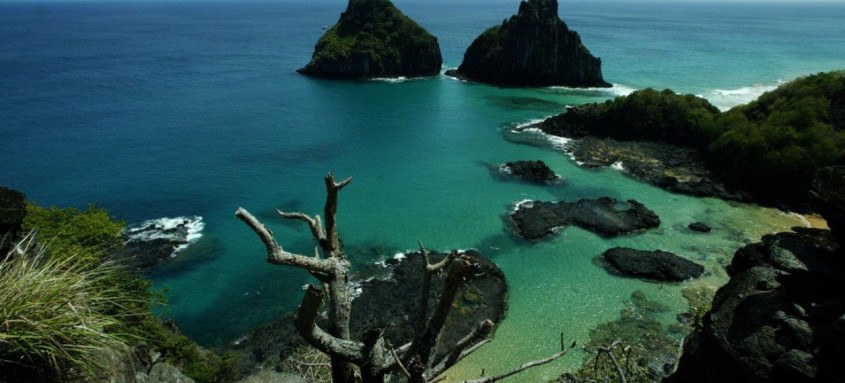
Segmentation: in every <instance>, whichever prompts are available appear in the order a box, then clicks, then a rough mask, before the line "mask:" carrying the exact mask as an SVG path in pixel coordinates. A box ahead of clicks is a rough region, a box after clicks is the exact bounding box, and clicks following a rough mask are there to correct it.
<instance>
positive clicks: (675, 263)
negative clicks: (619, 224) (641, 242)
mask: <svg viewBox="0 0 845 383" xmlns="http://www.w3.org/2000/svg"><path fill="white" fill-rule="evenodd" d="M601 257H602V260H604V262H606V263H607V266H609V267H610V269H611V270H612V271H615V272H617V273H619V274H622V275H626V276H630V277H636V278H645V279H652V280H656V281H670V282H680V281H685V280H687V279H691V278H697V277H700V276H701V274H703V273H704V267H703V266H701V265H699V264H697V263H695V262H692V261H689V260H687V259H684V258H681V257H679V256H677V255H675V254H673V253H670V252H668V251H661V250H655V251H645V250H635V249H629V248H625V247H614V248H612V249H610V250H607V251H605V252H604V254H602V256H601Z"/></svg>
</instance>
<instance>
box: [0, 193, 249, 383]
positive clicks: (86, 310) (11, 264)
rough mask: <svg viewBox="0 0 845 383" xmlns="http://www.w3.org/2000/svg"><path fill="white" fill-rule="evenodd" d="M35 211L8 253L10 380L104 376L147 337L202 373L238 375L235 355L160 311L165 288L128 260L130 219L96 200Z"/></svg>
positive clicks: (1, 315)
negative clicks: (123, 254) (188, 332)
mask: <svg viewBox="0 0 845 383" xmlns="http://www.w3.org/2000/svg"><path fill="white" fill-rule="evenodd" d="M26 212H27V214H26V216H25V218H24V221H23V225H22V228H23V231H24V232H27V233H28V234H27V236H26V237H24V238H23V239H22V240H20V242H19V245H18V246H16V247H15V248H13V249H12V250H10V251H9V253H8V254H4V259H3V260H2V261H0V323H3V324H4V326H5V327H4V328H3V330H2V333H0V336H2V338H0V381H10V382H11V381H31V382H53V381H88V380H92V379H94V380H96V379H99V377H101V376H104V374H105V375H108V374H109V373H110V371H108V368H109V366H110V364H109V360H110V359H114V358H115V357H116V358H124V357H127V355H129V354H131V352H130V351H129V350H131V347H133V346H135V345H139V344H145V345H146V346H147V347H148V348H149V349H152V350H156V351H157V352H160V353H161V355H162V356H161V357H162V359H163V360H164V361H165V362H167V363H169V364H172V365H174V366H177V367H179V368H180V369H181V370H182V372H183V373H184V374H185V375H187V376H189V377H191V378H193V379H194V380H195V381H196V382H208V383H212V382H225V381H230V380H231V379H232V377H233V375H232V371H233V368H232V358H221V357H220V356H218V355H216V354H214V353H212V352H210V351H207V350H203V349H201V348H200V347H199V346H197V345H196V344H195V343H193V342H192V341H190V340H189V339H188V338H187V337H185V336H184V335H181V334H179V333H178V332H176V331H174V330H173V329H172V328H171V326H168V325H166V324H165V323H163V322H162V321H161V320H160V319H158V318H157V317H156V316H154V315H153V313H152V308H153V306H154V305H156V304H160V303H163V297H162V295H161V294H160V293H156V292H153V291H152V290H151V284H150V282H149V281H148V280H147V279H144V278H142V277H141V276H139V275H136V274H135V273H133V272H130V271H129V270H128V269H127V268H126V267H124V266H123V265H122V263H121V259H120V257H119V255H120V250H121V248H122V246H123V237H122V231H123V226H124V224H123V222H120V221H116V220H114V219H112V218H111V217H110V216H109V215H108V212H106V211H105V210H103V209H100V208H97V207H94V206H91V207H89V208H87V209H85V210H79V209H74V208H67V209H61V208H43V207H39V206H37V205H34V204H31V203H29V204H27V206H26Z"/></svg>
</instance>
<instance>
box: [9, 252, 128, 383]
mask: <svg viewBox="0 0 845 383" xmlns="http://www.w3.org/2000/svg"><path fill="white" fill-rule="evenodd" d="M33 239H34V237H33V236H29V237H27V238H24V240H23V241H21V244H20V245H18V247H17V248H15V249H12V250H11V251H9V253H8V254H5V257H4V259H3V260H2V262H0V381H24V380H21V379H26V380H25V381H68V380H73V379H80V378H82V379H84V378H95V377H96V376H97V375H98V374H99V373H100V372H101V368H102V367H103V366H102V363H103V362H102V360H103V355H104V354H105V353H107V352H109V351H116V350H118V349H119V348H122V347H123V346H124V339H125V338H124V337H122V336H120V335H118V334H116V333H114V332H111V331H109V329H110V328H119V327H121V322H122V317H123V316H132V315H137V314H138V313H132V312H129V311H127V312H123V313H121V314H119V315H115V313H114V309H115V307H123V308H131V307H137V306H138V305H137V302H133V301H132V298H131V297H130V296H129V295H127V294H125V293H124V292H122V291H120V289H119V287H118V286H117V285H116V284H115V283H113V281H114V279H115V276H116V275H120V273H122V272H123V271H122V270H121V268H120V267H119V266H118V265H117V264H115V263H113V262H109V261H106V262H102V263H99V264H97V265H96V266H94V267H92V265H91V262H90V259H85V258H86V257H85V255H86V254H84V252H83V253H69V254H65V255H64V256H62V257H57V256H50V255H49V254H50V253H49V252H48V251H47V250H46V248H45V247H44V246H41V245H37V244H36V242H35V241H34V240H33ZM46 246H49V244H48V245H46Z"/></svg>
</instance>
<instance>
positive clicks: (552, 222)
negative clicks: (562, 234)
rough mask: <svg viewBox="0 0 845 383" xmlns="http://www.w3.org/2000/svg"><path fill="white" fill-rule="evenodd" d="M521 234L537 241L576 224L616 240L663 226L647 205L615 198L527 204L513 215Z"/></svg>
mask: <svg viewBox="0 0 845 383" xmlns="http://www.w3.org/2000/svg"><path fill="white" fill-rule="evenodd" d="M511 219H513V221H514V223H515V224H516V229H517V232H518V233H519V235H520V236H522V237H523V238H525V239H529V240H535V239H540V238H543V237H545V236H548V235H551V234H553V233H554V232H555V231H556V230H559V229H562V228H565V227H567V226H569V225H576V226H579V227H581V228H584V229H586V230H590V231H592V232H594V233H597V234H599V235H601V236H605V237H613V236H617V235H620V234H626V233H630V232H632V231H636V230H642V229H650V228H654V227H657V226H659V225H660V217H658V216H657V214H655V213H654V212H653V211H651V210H649V209H648V208H646V207H645V206H644V205H643V204H641V203H639V202H637V201H635V200H629V201H628V202H617V201H616V200H615V199H613V198H609V197H602V198H599V199H582V200H580V201H577V202H542V201H530V202H523V203H521V204H519V205H518V206H517V209H516V211H514V212H513V214H511Z"/></svg>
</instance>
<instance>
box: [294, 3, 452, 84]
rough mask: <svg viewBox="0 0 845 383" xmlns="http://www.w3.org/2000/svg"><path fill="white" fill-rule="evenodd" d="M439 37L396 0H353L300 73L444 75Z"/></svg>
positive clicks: (325, 74) (352, 77) (321, 75)
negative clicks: (421, 24)
mask: <svg viewBox="0 0 845 383" xmlns="http://www.w3.org/2000/svg"><path fill="white" fill-rule="evenodd" d="M442 64H443V58H442V57H441V55H440V45H439V44H438V42H437V38H436V37H434V36H432V35H431V34H430V33H428V31H426V30H425V29H424V28H423V27H421V26H419V25H418V24H417V23H416V22H414V21H413V20H411V19H410V18H409V17H408V16H405V15H404V14H403V13H402V12H401V11H400V10H399V9H398V8H396V7H395V6H394V5H393V3H392V2H390V0H349V5H348V6H347V8H346V11H345V12H343V13H342V14H341V15H340V20H338V22H337V24H336V25H335V26H333V27H332V28H330V29H329V30H328V31H326V33H325V34H324V35H323V37H321V38H320V40H319V41H317V45H316V47H315V48H314V55H313V57H312V58H311V62H309V63H308V65H306V66H305V67H304V68H302V69H299V70H298V72H299V73H302V74H306V75H312V76H318V77H331V78H349V79H357V78H372V77H403V76H404V77H423V76H434V75H437V74H438V73H440V67H441V66H442Z"/></svg>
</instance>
